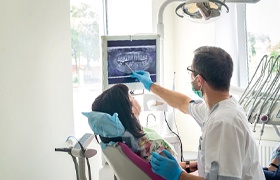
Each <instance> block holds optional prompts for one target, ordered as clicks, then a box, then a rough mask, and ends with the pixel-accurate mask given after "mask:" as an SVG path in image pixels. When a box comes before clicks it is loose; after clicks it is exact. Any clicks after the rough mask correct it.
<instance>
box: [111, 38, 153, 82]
mask: <svg viewBox="0 0 280 180" xmlns="http://www.w3.org/2000/svg"><path fill="white" fill-rule="evenodd" d="M107 46H108V56H107V58H108V83H109V84H116V83H131V82H135V80H136V79H135V78H130V75H131V73H132V70H133V71H137V70H145V71H148V72H149V73H150V75H151V79H152V81H154V82H155V81H156V70H157V66H156V58H157V57H156V56H157V54H156V40H133V41H130V40H124V41H108V45H107Z"/></svg>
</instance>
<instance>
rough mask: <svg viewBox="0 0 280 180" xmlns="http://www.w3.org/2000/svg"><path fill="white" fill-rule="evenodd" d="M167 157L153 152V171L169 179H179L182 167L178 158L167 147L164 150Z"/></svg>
mask: <svg viewBox="0 0 280 180" xmlns="http://www.w3.org/2000/svg"><path fill="white" fill-rule="evenodd" d="M162 152H163V153H164V154H165V155H166V156H167V157H163V156H161V155H159V154H158V153H155V152H152V155H153V156H152V159H151V161H150V163H151V165H152V171H153V172H154V173H156V174H158V175H160V176H162V177H163V178H165V179H167V180H178V179H179V177H180V174H181V173H182V171H183V170H182V169H181V168H180V166H179V164H178V162H177V161H176V159H175V158H174V157H173V156H172V155H171V154H170V153H169V152H168V151H167V150H166V149H165V150H163V151H162Z"/></svg>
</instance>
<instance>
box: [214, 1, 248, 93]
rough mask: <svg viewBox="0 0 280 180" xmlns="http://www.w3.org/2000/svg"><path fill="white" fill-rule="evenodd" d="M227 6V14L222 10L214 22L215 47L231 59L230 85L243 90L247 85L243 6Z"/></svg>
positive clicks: (229, 4)
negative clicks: (224, 51) (223, 50)
mask: <svg viewBox="0 0 280 180" xmlns="http://www.w3.org/2000/svg"><path fill="white" fill-rule="evenodd" d="M227 5H228V7H229V13H227V12H226V9H225V8H223V9H222V14H221V16H220V19H218V20H217V21H216V31H215V32H216V36H215V37H216V46H218V47H221V48H223V49H225V50H226V51H227V52H228V53H229V54H230V55H231V57H232V59H233V63H234V71H233V76H232V81H231V85H232V86H237V87H242V88H245V87H246V86H247V83H248V70H247V69H248V68H247V67H248V66H247V47H246V42H247V40H246V37H247V35H246V34H247V32H246V23H245V4H242V3H238V4H236V3H228V4H227Z"/></svg>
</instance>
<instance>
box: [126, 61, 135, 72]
mask: <svg viewBox="0 0 280 180" xmlns="http://www.w3.org/2000/svg"><path fill="white" fill-rule="evenodd" d="M124 64H125V65H126V66H127V67H128V69H130V71H131V72H132V73H134V71H133V69H131V67H129V65H128V64H127V63H126V62H125V63H124Z"/></svg>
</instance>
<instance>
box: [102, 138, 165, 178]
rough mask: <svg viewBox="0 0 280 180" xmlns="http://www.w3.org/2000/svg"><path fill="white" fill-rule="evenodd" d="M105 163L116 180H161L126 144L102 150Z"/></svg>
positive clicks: (120, 143)
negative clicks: (111, 170)
mask: <svg viewBox="0 0 280 180" xmlns="http://www.w3.org/2000/svg"><path fill="white" fill-rule="evenodd" d="M102 152H103V154H104V157H105V159H106V161H107V163H108V164H109V165H110V167H111V168H112V169H113V171H114V175H115V177H114V178H115V179H118V180H133V179H134V180H138V179H139V180H149V179H152V180H163V178H162V177H161V176H159V175H157V174H155V173H154V172H153V171H152V167H151V165H150V163H148V162H147V161H145V160H144V159H142V158H141V157H139V156H138V155H137V154H135V153H134V152H133V151H132V150H131V149H130V148H129V147H128V146H127V145H126V144H124V143H122V142H117V143H115V144H114V145H107V147H106V148H105V149H102Z"/></svg>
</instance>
